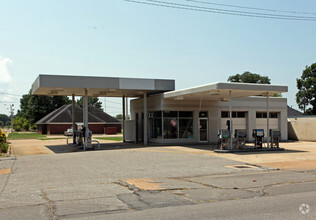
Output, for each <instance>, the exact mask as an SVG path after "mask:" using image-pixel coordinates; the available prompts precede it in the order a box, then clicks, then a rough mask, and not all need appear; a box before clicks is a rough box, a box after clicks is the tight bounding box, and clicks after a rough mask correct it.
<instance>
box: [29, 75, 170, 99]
mask: <svg viewBox="0 0 316 220" xmlns="http://www.w3.org/2000/svg"><path fill="white" fill-rule="evenodd" d="M84 89H87V90H88V96H92V97H99V96H102V97H121V96H123V95H125V96H128V97H139V96H142V95H143V94H144V92H147V93H148V94H154V93H161V92H166V91H171V90H174V89H175V81H174V80H166V79H139V78H119V77H93V76H69V75H43V74H40V75H39V76H38V77H37V79H36V80H35V82H34V83H33V85H32V94H33V95H50V96H71V95H72V94H74V95H76V96H83V95H84Z"/></svg>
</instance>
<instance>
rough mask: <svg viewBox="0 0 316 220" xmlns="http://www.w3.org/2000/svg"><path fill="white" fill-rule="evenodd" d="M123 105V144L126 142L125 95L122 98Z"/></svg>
mask: <svg viewBox="0 0 316 220" xmlns="http://www.w3.org/2000/svg"><path fill="white" fill-rule="evenodd" d="M122 103H123V118H122V128H123V142H125V132H126V131H125V95H123V97H122Z"/></svg>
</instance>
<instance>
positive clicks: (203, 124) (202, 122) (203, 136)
mask: <svg viewBox="0 0 316 220" xmlns="http://www.w3.org/2000/svg"><path fill="white" fill-rule="evenodd" d="M199 127H200V142H206V141H208V131H207V118H200V119H199Z"/></svg>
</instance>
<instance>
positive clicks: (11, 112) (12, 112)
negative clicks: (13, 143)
mask: <svg viewBox="0 0 316 220" xmlns="http://www.w3.org/2000/svg"><path fill="white" fill-rule="evenodd" d="M4 105H6V104H4ZM13 106H14V104H11V105H10V115H11V133H12V132H13V114H14V109H13V108H12V107H13ZM7 109H8V110H9V108H7Z"/></svg>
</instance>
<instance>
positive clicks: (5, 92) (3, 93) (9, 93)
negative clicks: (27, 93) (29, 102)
mask: <svg viewBox="0 0 316 220" xmlns="http://www.w3.org/2000/svg"><path fill="white" fill-rule="evenodd" d="M0 94H4V95H11V96H19V97H21V96H23V95H17V94H11V93H6V92H0Z"/></svg>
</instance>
